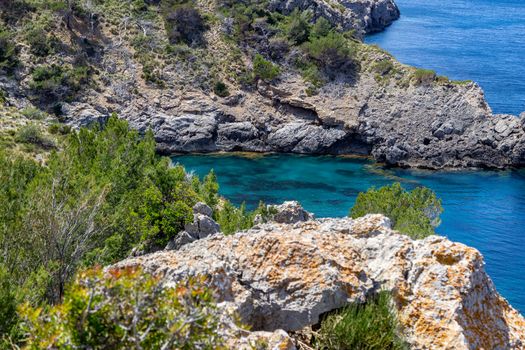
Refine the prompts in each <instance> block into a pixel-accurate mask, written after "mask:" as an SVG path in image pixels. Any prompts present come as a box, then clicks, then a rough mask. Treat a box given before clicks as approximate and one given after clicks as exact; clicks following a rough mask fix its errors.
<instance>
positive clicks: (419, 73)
mask: <svg viewBox="0 0 525 350" xmlns="http://www.w3.org/2000/svg"><path fill="white" fill-rule="evenodd" d="M435 79H436V72H434V71H433V70H429V69H419V68H418V69H416V70H415V71H414V73H412V81H414V83H415V84H416V85H423V84H430V83H432V82H433V81H434V80H435Z"/></svg>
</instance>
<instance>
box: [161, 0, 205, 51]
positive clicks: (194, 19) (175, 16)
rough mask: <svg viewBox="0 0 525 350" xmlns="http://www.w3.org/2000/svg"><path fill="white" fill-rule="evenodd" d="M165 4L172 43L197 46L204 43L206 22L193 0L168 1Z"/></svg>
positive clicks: (164, 9) (168, 31)
mask: <svg viewBox="0 0 525 350" xmlns="http://www.w3.org/2000/svg"><path fill="white" fill-rule="evenodd" d="M163 5H164V6H163V13H164V20H165V23H166V25H165V27H166V31H167V34H168V38H169V40H170V43H171V44H180V43H184V44H187V45H190V46H196V45H200V44H202V43H203V41H204V40H203V38H202V35H203V33H204V31H205V30H206V24H205V22H204V19H203V17H202V16H201V14H200V12H199V11H198V10H197V9H196V8H195V7H194V6H193V3H192V2H191V1H190V2H187V1H166V2H163Z"/></svg>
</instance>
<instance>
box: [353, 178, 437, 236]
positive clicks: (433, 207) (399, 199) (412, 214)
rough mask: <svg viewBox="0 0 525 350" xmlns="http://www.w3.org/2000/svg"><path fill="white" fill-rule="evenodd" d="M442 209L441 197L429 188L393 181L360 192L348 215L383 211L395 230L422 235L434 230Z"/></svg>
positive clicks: (431, 232) (431, 233)
mask: <svg viewBox="0 0 525 350" xmlns="http://www.w3.org/2000/svg"><path fill="white" fill-rule="evenodd" d="M442 212H443V208H442V207H441V200H440V199H438V198H437V197H436V194H435V193H434V192H433V191H432V190H430V189H428V188H425V187H417V188H416V189H414V190H412V191H410V192H409V191H405V190H404V189H403V187H401V184H399V183H395V184H393V185H392V186H385V187H381V188H379V189H375V188H371V189H370V190H368V191H367V192H365V193H359V195H358V196H357V200H356V203H355V205H354V207H353V208H352V209H351V211H350V216H351V217H352V218H358V217H361V216H364V215H366V214H384V215H385V216H387V217H388V218H390V219H391V220H392V223H393V225H394V229H395V230H398V231H400V232H402V233H404V234H407V235H409V236H410V237H412V238H414V239H421V238H425V237H427V236H430V235H433V234H435V231H434V230H435V228H436V227H437V226H439V224H440V223H441V221H440V219H439V216H440V214H441V213H442Z"/></svg>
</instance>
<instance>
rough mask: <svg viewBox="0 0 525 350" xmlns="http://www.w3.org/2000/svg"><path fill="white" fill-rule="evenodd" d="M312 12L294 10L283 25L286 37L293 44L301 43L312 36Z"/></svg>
mask: <svg viewBox="0 0 525 350" xmlns="http://www.w3.org/2000/svg"><path fill="white" fill-rule="evenodd" d="M311 18H312V14H311V13H310V12H307V11H299V10H298V9H295V10H293V12H292V13H291V14H290V16H288V17H287V19H286V22H285V24H284V26H283V29H284V32H285V34H286V37H287V38H288V40H290V42H291V43H292V44H293V45H300V44H302V43H304V42H306V41H308V37H309V36H310V27H311V26H310V23H309V22H310V20H311Z"/></svg>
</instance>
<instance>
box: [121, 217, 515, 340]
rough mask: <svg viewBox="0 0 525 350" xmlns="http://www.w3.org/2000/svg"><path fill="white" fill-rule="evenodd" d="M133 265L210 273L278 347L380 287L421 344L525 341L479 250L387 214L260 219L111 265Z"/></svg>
mask: <svg viewBox="0 0 525 350" xmlns="http://www.w3.org/2000/svg"><path fill="white" fill-rule="evenodd" d="M130 266H141V267H142V268H144V269H145V271H147V272H150V273H154V274H158V275H160V276H162V279H161V281H162V283H164V284H165V285H173V284H174V283H176V282H177V281H179V280H181V279H184V278H187V277H188V276H194V275H204V276H208V277H209V279H210V281H211V283H212V285H214V286H215V288H216V293H217V297H218V300H219V301H220V302H221V305H222V306H223V308H224V310H232V311H235V312H237V313H238V314H239V315H240V316H241V319H242V320H243V321H244V322H246V323H248V324H249V325H251V326H252V327H253V330H255V331H266V332H274V333H255V334H253V335H252V336H263V335H264V337H266V338H268V339H271V340H272V341H271V342H270V343H271V344H279V346H281V348H292V344H291V342H290V341H289V339H287V338H286V336H285V335H283V333H282V332H280V331H278V329H284V330H285V331H296V330H299V329H302V328H304V327H307V326H311V325H314V324H316V323H317V322H318V321H319V316H320V315H322V314H323V313H325V312H328V311H331V310H335V309H337V308H340V307H342V306H344V305H346V304H347V303H350V302H356V301H357V302H364V301H365V300H366V299H367V297H369V296H371V295H372V294H373V293H374V292H377V291H378V290H388V291H391V292H392V294H393V297H394V304H395V305H394V308H395V310H396V313H397V315H398V319H399V321H400V324H401V326H402V333H403V336H404V338H405V339H406V341H407V342H408V343H409V344H410V345H411V346H412V347H413V348H415V349H430V348H432V349H434V348H440V349H482V348H483V349H521V348H523V347H524V346H525V319H524V318H523V317H522V316H521V315H520V314H519V313H518V312H517V311H516V310H514V309H513V308H512V307H511V306H510V305H509V304H508V302H507V301H506V300H505V299H503V298H502V297H501V296H500V295H499V294H498V293H497V291H496V289H495V287H494V285H493V283H492V281H491V279H490V278H489V276H488V275H487V274H486V272H485V269H484V262H483V258H482V256H481V254H480V253H479V252H478V251H477V250H475V249H473V248H470V247H467V246H465V245H463V244H459V243H453V242H451V241H449V240H447V239H445V238H443V237H438V236H431V237H428V238H426V239H424V240H416V241H415V240H412V239H410V238H408V237H407V236H404V235H401V234H399V233H397V232H395V231H392V230H391V229H390V223H389V220H388V219H387V218H385V217H383V216H381V215H369V216H366V217H364V218H360V219H356V220H352V219H348V218H344V219H321V220H309V221H306V222H297V223H295V224H283V223H275V222H274V223H267V224H262V225H259V226H256V227H254V228H252V229H251V230H248V231H245V232H240V233H237V234H235V235H233V236H224V235H222V234H220V233H219V234H216V235H214V236H211V237H208V238H205V239H202V240H198V241H196V242H193V243H190V244H188V245H186V246H184V247H182V248H181V249H180V250H178V251H163V252H158V253H154V254H150V255H145V256H141V257H137V258H132V259H128V260H125V261H122V262H120V263H118V264H117V265H115V266H112V267H111V269H121V268H126V267H130ZM236 339H237V338H236ZM232 341H239V340H238V339H237V340H235V339H233V340H232ZM273 342H276V343H273Z"/></svg>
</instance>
